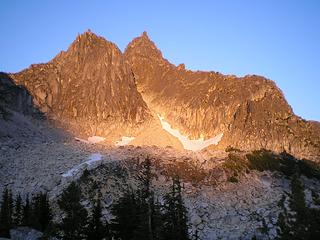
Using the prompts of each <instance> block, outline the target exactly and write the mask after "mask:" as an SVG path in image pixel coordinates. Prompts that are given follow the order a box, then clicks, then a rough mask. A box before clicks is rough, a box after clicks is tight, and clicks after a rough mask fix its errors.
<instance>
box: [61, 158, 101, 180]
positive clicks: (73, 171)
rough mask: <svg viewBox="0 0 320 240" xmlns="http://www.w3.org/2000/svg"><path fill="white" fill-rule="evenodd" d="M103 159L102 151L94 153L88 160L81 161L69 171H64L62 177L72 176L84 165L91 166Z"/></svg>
mask: <svg viewBox="0 0 320 240" xmlns="http://www.w3.org/2000/svg"><path fill="white" fill-rule="evenodd" d="M101 160H102V155H101V154H100V153H93V154H91V155H90V156H89V158H88V160H87V161H85V162H83V163H80V164H78V165H77V166H74V167H73V168H71V169H70V170H69V171H67V172H65V173H63V174H62V177H72V176H74V175H75V174H76V173H77V172H78V171H79V170H80V169H81V167H82V166H84V165H87V166H88V167H89V166H90V165H92V164H93V163H95V162H97V161H101Z"/></svg>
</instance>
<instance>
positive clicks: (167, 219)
mask: <svg viewBox="0 0 320 240" xmlns="http://www.w3.org/2000/svg"><path fill="white" fill-rule="evenodd" d="M164 199H165V204H164V223H163V236H164V238H165V239H176V240H186V239H189V236H188V224H187V220H188V219H187V210H186V208H185V206H184V203H183V200H182V195H181V183H180V179H179V177H174V178H173V181H172V189H171V192H169V193H168V194H166V196H165V198H164Z"/></svg>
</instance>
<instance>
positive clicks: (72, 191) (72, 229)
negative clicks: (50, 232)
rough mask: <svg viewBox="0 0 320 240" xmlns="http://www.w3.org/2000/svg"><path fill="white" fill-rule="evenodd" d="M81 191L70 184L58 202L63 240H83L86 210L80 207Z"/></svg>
mask: <svg viewBox="0 0 320 240" xmlns="http://www.w3.org/2000/svg"><path fill="white" fill-rule="evenodd" d="M80 200H81V189H80V187H79V186H78V185H76V183H75V182H72V183H71V184H70V185H69V186H68V187H67V189H65V190H64V191H63V193H62V195H61V197H60V199H59V200H58V205H59V208H60V209H61V210H62V211H63V212H64V217H63V218H62V224H61V230H62V232H63V239H66V240H74V239H84V236H85V235H84V233H85V232H84V230H85V227H86V224H87V216H88V213H87V210H86V209H85V208H84V207H83V206H82V205H81V203H80Z"/></svg>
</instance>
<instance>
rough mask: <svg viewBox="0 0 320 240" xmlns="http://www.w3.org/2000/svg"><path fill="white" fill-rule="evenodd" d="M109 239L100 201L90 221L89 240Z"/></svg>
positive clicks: (97, 202) (94, 207)
mask: <svg viewBox="0 0 320 240" xmlns="http://www.w3.org/2000/svg"><path fill="white" fill-rule="evenodd" d="M105 224H106V225H105ZM108 238H109V232H108V226H107V222H105V223H103V221H102V208H101V201H100V199H98V200H97V201H96V203H95V205H94V206H93V210H92V215H91V216H90V217H89V220H88V228H87V239H88V240H100V239H108Z"/></svg>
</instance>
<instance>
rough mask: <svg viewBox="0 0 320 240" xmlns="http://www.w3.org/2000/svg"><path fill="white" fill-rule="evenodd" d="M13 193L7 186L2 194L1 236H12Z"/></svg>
mask: <svg viewBox="0 0 320 240" xmlns="http://www.w3.org/2000/svg"><path fill="white" fill-rule="evenodd" d="M12 202H13V200H12V194H11V192H10V190H9V189H7V188H5V189H4V191H3V194H2V201H1V209H0V236H2V237H10V232H9V230H10V228H11V226H12V210H13V204H12Z"/></svg>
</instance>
